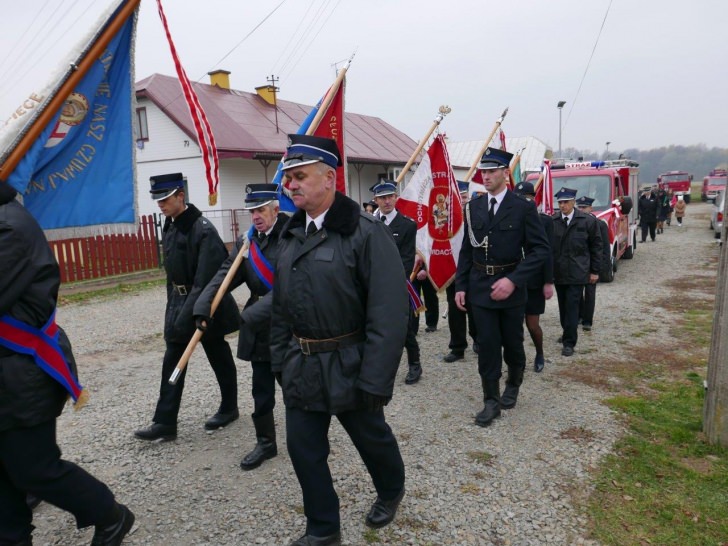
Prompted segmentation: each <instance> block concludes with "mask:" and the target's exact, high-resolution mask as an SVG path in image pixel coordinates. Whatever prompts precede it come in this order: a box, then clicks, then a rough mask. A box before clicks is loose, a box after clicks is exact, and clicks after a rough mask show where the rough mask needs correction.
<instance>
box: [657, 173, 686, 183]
mask: <svg viewBox="0 0 728 546" xmlns="http://www.w3.org/2000/svg"><path fill="white" fill-rule="evenodd" d="M686 180H688V175H687V173H684V174H663V175H662V181H663V182H685V181H686Z"/></svg>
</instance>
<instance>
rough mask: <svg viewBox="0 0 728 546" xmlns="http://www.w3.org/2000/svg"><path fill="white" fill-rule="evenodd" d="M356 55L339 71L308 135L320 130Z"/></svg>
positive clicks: (312, 122)
mask: <svg viewBox="0 0 728 546" xmlns="http://www.w3.org/2000/svg"><path fill="white" fill-rule="evenodd" d="M354 55H355V53H352V55H351V57H349V61H348V62H347V63H346V66H345V67H344V68H342V69H341V70H340V71H339V74H338V76H336V79H335V80H334V83H333V84H332V85H331V87H329V90H328V92H327V93H326V96H324V100H322V101H321V106H320V107H319V109H318V112H316V115H315V116H314V118H313V121H311V125H309V127H308V129H307V130H306V134H307V135H312V134H313V133H314V131H315V130H316V129H317V128H318V126H319V123H321V118H323V117H324V114H325V113H326V110H328V109H329V106H330V105H331V101H332V100H334V97H335V96H336V92H337V91H338V90H339V86H340V85H341V82H343V81H344V77H345V76H346V71H347V70H349V66H351V61H353V60H354ZM342 152H343V150H342Z"/></svg>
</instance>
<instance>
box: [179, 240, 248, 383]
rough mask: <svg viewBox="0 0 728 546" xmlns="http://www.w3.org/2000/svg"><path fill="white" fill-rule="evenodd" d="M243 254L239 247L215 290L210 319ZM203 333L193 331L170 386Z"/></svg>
mask: <svg viewBox="0 0 728 546" xmlns="http://www.w3.org/2000/svg"><path fill="white" fill-rule="evenodd" d="M243 254H244V253H243V247H241V248H240V250H239V251H238V255H237V256H235V259H234V260H233V263H232V264H230V269H229V270H228V272H227V274H226V275H225V278H224V279H223V280H222V284H221V285H220V288H218V289H217V293H216V294H215V297H214V298H213V299H212V305H211V306H210V318H212V317H213V316H214V315H215V311H217V308H218V306H219V305H220V302H221V301H222V298H223V297H224V296H225V294H226V293H227V291H228V288H229V287H230V283H231V282H233V277H234V276H235V273H237V271H238V269H239V268H240V264H241V263H243ZM207 326H208V327H209V326H210V325H209V324H208V325H207ZM204 333H205V332H203V331H202V330H200V329H199V328H198V329H196V330H195V333H194V335H193V336H192V339H190V342H189V343H188V344H187V348H186V349H185V352H184V353H182V356H181V357H180V359H179V362H177V366H176V367H175V368H174V371H173V372H172V375H170V376H169V384H170V385H176V384H177V380H178V379H179V376H180V374H181V373H182V372H183V371H184V369H185V367H187V362H189V360H190V357H191V356H192V353H193V352H194V351H195V348H196V347H197V344H198V343H199V342H200V340H201V339H202V335H203V334H204Z"/></svg>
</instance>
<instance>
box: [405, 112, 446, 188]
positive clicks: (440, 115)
mask: <svg viewBox="0 0 728 546" xmlns="http://www.w3.org/2000/svg"><path fill="white" fill-rule="evenodd" d="M450 112H452V108H450V107H449V106H445V105H443V106H440V109H439V110H438V114H437V116H435V119H434V121H433V122H432V126H431V127H430V129H429V130H428V131H427V134H426V135H425V136H424V137H423V138H422V140H420V143H419V144H418V145H417V148H415V151H414V153H413V154H412V157H410V158H409V161H408V162H407V164H406V165H405V166H404V168H403V169H402V171H401V172H400V173H399V176H398V177H397V180H396V182H397V184H399V183H400V182H401V181H402V180H404V177H405V176H406V174H407V171H409V170H410V167H411V166H412V164H413V163H414V162H415V161H416V160H417V156H419V155H420V152H421V151H422V148H424V147H425V144H427V141H428V140H429V138H430V135H431V134H432V133H433V132H434V131H435V129H436V128H437V126H438V125H440V122H441V121H442V120H443V119H444V118H445V116H446V115H448V114H449V113H450Z"/></svg>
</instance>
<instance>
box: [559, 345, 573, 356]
mask: <svg viewBox="0 0 728 546" xmlns="http://www.w3.org/2000/svg"><path fill="white" fill-rule="evenodd" d="M561 354H562V355H563V356H572V355H573V354H574V348H573V347H570V346H569V345H564V348H563V349H561Z"/></svg>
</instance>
